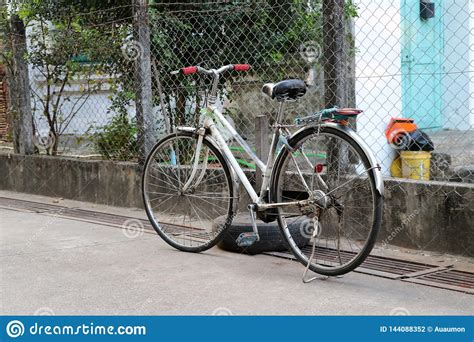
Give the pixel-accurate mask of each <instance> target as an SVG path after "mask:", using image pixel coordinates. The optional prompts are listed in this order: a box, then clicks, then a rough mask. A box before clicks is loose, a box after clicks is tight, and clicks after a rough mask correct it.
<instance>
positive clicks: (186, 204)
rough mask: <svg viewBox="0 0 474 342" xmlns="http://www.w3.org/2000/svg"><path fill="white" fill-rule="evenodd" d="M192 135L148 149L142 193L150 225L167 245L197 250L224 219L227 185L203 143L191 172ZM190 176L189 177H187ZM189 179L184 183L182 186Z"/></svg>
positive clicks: (214, 234) (218, 158)
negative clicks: (221, 218)
mask: <svg viewBox="0 0 474 342" xmlns="http://www.w3.org/2000/svg"><path fill="white" fill-rule="evenodd" d="M196 144H197V139H196V138H195V137H194V136H174V137H171V138H169V139H165V140H164V141H163V142H162V143H160V144H158V145H157V147H156V148H155V149H154V150H153V151H152V153H151V155H150V157H149V158H148V161H147V164H146V166H145V170H144V179H143V192H144V193H143V195H144V200H145V207H146V209H147V212H148V214H149V215H148V216H149V218H150V221H151V223H152V224H153V227H154V228H155V230H157V232H158V233H159V234H160V235H161V236H162V237H163V238H164V239H165V240H166V241H167V242H168V243H170V244H171V245H173V246H174V247H176V248H180V249H185V250H200V249H202V248H204V247H206V246H209V245H213V242H214V240H215V239H216V238H217V237H218V236H219V235H220V233H221V232H222V231H223V229H224V228H225V226H226V224H227V222H222V221H219V222H220V223H218V222H216V219H217V218H220V217H222V216H225V217H226V216H228V215H229V213H230V212H231V207H232V189H231V183H230V181H229V177H228V172H226V170H225V169H224V167H223V165H222V164H223V161H222V157H221V156H220V155H217V153H218V152H216V151H215V150H214V149H212V148H211V147H210V145H209V144H207V143H205V142H203V147H202V149H201V152H200V155H199V163H198V167H197V169H196V172H195V173H194V175H193V173H192V165H193V161H194V159H195V152H196ZM191 176H193V177H191ZM190 178H191V179H192V181H191V182H190V186H189V187H188V189H187V190H186V191H183V188H184V185H185V184H187V183H188V181H189V179H190Z"/></svg>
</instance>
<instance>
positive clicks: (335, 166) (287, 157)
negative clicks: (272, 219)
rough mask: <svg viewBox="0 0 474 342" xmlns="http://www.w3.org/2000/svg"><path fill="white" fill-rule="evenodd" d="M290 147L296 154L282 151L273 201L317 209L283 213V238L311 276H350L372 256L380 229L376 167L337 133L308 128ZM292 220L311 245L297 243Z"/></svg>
mask: <svg viewBox="0 0 474 342" xmlns="http://www.w3.org/2000/svg"><path fill="white" fill-rule="evenodd" d="M289 145H290V146H291V147H292V149H293V150H292V151H291V152H290V151H289V150H288V149H286V148H285V149H283V150H282V152H281V153H280V154H279V156H278V158H277V160H276V163H275V171H274V175H273V178H272V188H271V189H272V191H271V196H272V201H273V202H278V203H281V202H289V201H300V200H305V199H312V200H314V202H316V204H312V205H308V206H306V207H303V208H290V207H283V208H279V209H278V215H277V219H278V223H279V225H280V228H281V230H282V233H283V235H284V237H285V239H286V241H287V242H288V244H289V246H290V247H291V250H292V251H293V253H294V255H295V256H296V258H297V259H298V260H299V261H300V262H301V263H303V264H304V265H305V266H307V265H308V262H310V264H309V268H310V269H311V270H312V271H314V272H316V273H319V274H323V275H328V276H335V275H341V274H344V273H347V272H350V271H352V270H353V269H355V268H356V267H357V266H359V265H360V264H361V263H362V262H363V261H364V259H365V258H366V257H367V255H368V254H369V253H370V251H371V250H372V248H373V246H374V244H375V240H376V238H377V233H378V231H379V229H380V224H381V217H382V201H383V200H382V196H381V195H380V194H379V192H378V191H377V189H376V187H375V177H374V169H373V168H374V167H375V165H371V164H370V161H369V160H370V159H369V158H368V157H367V155H366V154H365V152H364V151H363V149H362V148H361V147H360V146H359V145H358V144H357V143H356V141H354V140H353V139H352V138H351V137H350V136H349V135H347V134H345V133H343V132H341V131H340V130H338V129H336V128H333V127H325V126H321V127H319V128H318V127H311V128H308V129H306V130H304V131H302V132H300V133H299V134H298V135H296V136H295V137H293V138H292V139H290V141H289ZM318 175H319V176H320V177H321V179H322V182H321V181H320V180H319V178H318ZM289 218H292V220H294V221H293V222H292V225H294V224H295V222H300V230H301V232H302V233H303V234H305V235H307V237H310V238H311V240H310V244H309V245H307V246H304V247H302V248H300V247H298V246H297V245H296V244H295V243H294V241H293V238H292V236H291V232H290V230H289V229H288V224H287V219H289ZM313 248H314V254H313V258H312V259H311V254H312V253H313ZM310 259H311V260H310Z"/></svg>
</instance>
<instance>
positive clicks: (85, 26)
mask: <svg viewBox="0 0 474 342" xmlns="http://www.w3.org/2000/svg"><path fill="white" fill-rule="evenodd" d="M140 3H141V2H137V3H136V4H127V3H125V4H121V5H116V6H114V7H111V6H110V5H109V4H107V5H105V4H104V5H100V4H99V5H96V7H94V9H83V8H82V9H81V8H80V7H77V6H73V7H65V6H64V5H54V3H49V2H44V3H41V4H38V2H31V4H29V2H28V1H25V4H26V6H25V8H24V9H23V12H22V19H23V21H24V22H25V23H26V24H27V25H26V36H27V41H28V48H27V52H26V61H27V63H28V68H29V77H30V83H31V108H32V110H33V116H34V130H35V139H34V142H35V145H36V149H37V150H38V152H40V153H45V152H47V153H50V154H61V155H68V156H81V157H88V158H104V159H114V160H128V161H139V160H140V154H141V153H143V151H144V150H143V148H142V147H143V145H144V144H146V142H147V141H148V140H150V134H151V140H153V141H156V140H157V139H158V138H159V137H160V136H162V135H163V134H165V132H166V131H167V130H170V129H172V127H173V126H175V125H183V124H187V125H196V124H197V123H198V121H197V120H198V118H199V103H200V102H201V101H202V100H203V98H202V97H203V91H205V90H206V89H208V87H209V86H210V79H209V78H208V77H205V76H199V75H192V76H183V75H175V74H171V71H173V70H177V69H179V68H181V67H185V66H195V65H199V66H203V67H206V68H217V67H219V66H222V65H225V64H229V63H248V64H250V65H251V66H252V68H251V70H250V72H248V73H245V74H239V73H236V72H232V73H228V74H227V75H224V77H223V78H222V80H221V87H220V89H221V90H220V92H219V100H220V104H221V106H222V107H223V110H224V113H225V114H226V115H227V117H228V118H229V120H230V121H231V122H232V123H233V124H234V126H235V127H236V129H237V131H238V132H239V133H241V134H242V136H243V137H244V138H245V139H246V140H247V141H248V142H249V143H250V145H251V146H255V142H256V141H257V140H258V139H259V138H258V135H259V134H261V132H257V131H256V122H257V117H258V116H261V115H265V116H266V117H267V118H268V122H269V124H270V125H271V124H272V123H273V121H274V119H275V113H276V110H277V103H276V102H275V101H273V100H271V99H269V98H267V97H265V96H264V95H263V94H262V93H261V87H262V85H263V83H265V82H276V81H279V80H283V79H287V78H299V79H303V80H305V82H306V83H307V85H308V92H307V94H306V95H305V96H304V97H303V98H302V99H301V100H300V101H298V102H292V103H288V104H287V106H286V113H287V115H286V116H285V120H286V121H287V122H288V123H291V122H293V121H294V119H295V118H296V117H298V116H306V115H309V114H311V113H314V112H316V111H317V110H319V109H321V108H325V107H330V106H335V105H337V106H340V107H358V108H361V109H363V110H364V111H365V112H364V114H362V115H360V116H359V117H358V118H357V121H356V122H355V121H354V122H351V123H350V124H351V125H352V126H353V127H354V128H355V129H356V130H357V132H358V133H359V134H360V135H361V136H362V137H363V138H364V140H365V141H366V142H367V143H368V144H369V145H370V146H371V147H372V149H373V151H374V153H375V154H376V156H377V159H378V160H379V162H380V164H381V166H382V171H383V174H384V176H385V177H386V178H387V180H390V182H388V183H387V184H388V187H389V188H392V189H395V188H397V187H399V185H400V183H399V182H400V181H401V180H403V179H406V178H410V177H411V178H414V179H420V178H421V179H425V180H427V179H429V180H430V182H427V183H424V184H425V185H423V186H422V187H421V188H420V189H421V190H420V191H419V193H418V196H421V195H422V194H429V195H430V196H440V195H441V196H448V195H449V193H450V192H456V191H457V190H456V189H457V188H456V186H454V187H450V188H449V190H446V189H448V188H446V187H445V184H444V183H436V182H432V181H448V182H453V184H455V183H456V184H458V185H459V186H461V184H460V183H467V184H469V183H472V180H473V178H474V174H473V165H474V155H473V149H474V146H473V137H474V131H473V127H474V81H473V79H474V78H473V77H474V76H473V69H474V34H473V32H474V19H473V18H474V5H473V3H472V2H469V1H467V0H465V1H440V0H436V1H435V0H432V1H430V2H428V1H424V0H421V1H419V0H400V1H384V0H377V1H374V0H360V1H357V2H356V3H355V2H352V1H324V0H310V1H296V0H295V1H284V2H281V1H220V2H196V3H190V2H173V1H170V2H152V3H150V4H148V5H147V6H140ZM13 34H16V33H15V32H14V33H13ZM7 45H8V44H7ZM5 63H6V64H8V63H7V62H5ZM15 94H16V93H15V92H12V91H10V98H14V97H15ZM392 118H405V119H406V118H410V119H413V120H414V124H416V126H417V129H418V130H419V129H421V130H422V131H424V132H425V134H426V135H427V136H428V138H427V137H426V135H418V136H416V134H415V133H416V132H412V131H413V130H414V129H415V128H414V126H413V122H411V121H402V120H398V121H393V120H392V122H391V119H392ZM166 123H169V125H167V124H166ZM150 132H151V133H150ZM147 139H148V140H147ZM413 139H418V141H419V142H421V143H422V144H424V145H425V148H424V149H428V150H429V149H430V148H429V146H431V145H432V146H434V150H433V151H432V152H431V153H429V154H425V155H424V157H422V158H424V159H425V160H424V161H422V162H421V163H419V164H418V165H419V166H415V168H416V170H418V171H416V172H415V173H418V174H419V173H420V171H419V169H420V168H421V169H422V171H421V173H422V175H421V176H419V175H418V176H417V175H415V176H413V175H410V174H409V173H410V172H408V173H405V172H404V171H403V167H402V165H403V162H402V160H401V159H403V158H400V157H399V155H400V154H401V153H400V152H401V151H403V150H404V149H406V148H407V146H408V145H410V144H412V143H413ZM429 140H431V141H432V144H430V142H429ZM232 149H233V150H234V151H235V154H236V156H237V158H238V160H239V162H240V163H241V165H242V166H243V167H244V168H247V169H250V170H252V169H255V165H254V164H253V163H252V161H251V160H249V159H248V158H247V157H246V156H245V155H244V154H243V153H242V150H241V149H240V147H239V146H238V145H235V146H232ZM427 169H428V170H427ZM462 186H465V185H462ZM462 196H463V198H464V205H465V206H464V209H463V210H461V211H460V212H457V213H455V215H465V216H466V217H470V216H471V214H472V191H471V190H468V191H467V192H465V193H463V195H462ZM453 215H454V213H453Z"/></svg>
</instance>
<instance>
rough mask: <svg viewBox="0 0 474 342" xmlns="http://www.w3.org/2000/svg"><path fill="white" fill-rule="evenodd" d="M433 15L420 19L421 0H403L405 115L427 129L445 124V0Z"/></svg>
mask: <svg viewBox="0 0 474 342" xmlns="http://www.w3.org/2000/svg"><path fill="white" fill-rule="evenodd" d="M430 2H433V3H434V4H435V15H434V17H433V18H429V19H421V18H420V0H401V11H400V14H401V15H400V19H401V67H402V114H403V116H404V117H409V118H413V119H415V123H416V124H417V125H418V127H420V128H422V129H427V130H436V129H440V128H442V126H443V115H442V106H443V103H442V93H443V89H442V71H443V65H442V62H443V45H444V44H443V21H442V19H443V18H442V8H441V2H442V0H430Z"/></svg>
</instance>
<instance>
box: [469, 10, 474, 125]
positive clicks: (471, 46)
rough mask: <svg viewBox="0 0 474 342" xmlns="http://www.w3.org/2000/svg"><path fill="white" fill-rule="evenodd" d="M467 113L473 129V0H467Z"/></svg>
mask: <svg viewBox="0 0 474 342" xmlns="http://www.w3.org/2000/svg"><path fill="white" fill-rule="evenodd" d="M469 113H470V122H471V129H474V1H470V2H469Z"/></svg>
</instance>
